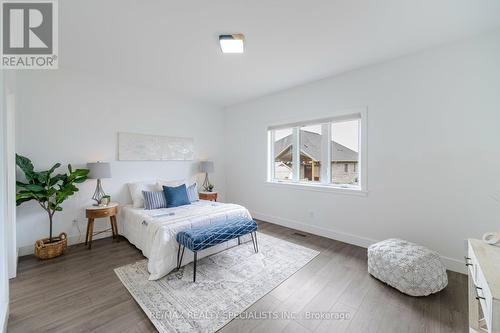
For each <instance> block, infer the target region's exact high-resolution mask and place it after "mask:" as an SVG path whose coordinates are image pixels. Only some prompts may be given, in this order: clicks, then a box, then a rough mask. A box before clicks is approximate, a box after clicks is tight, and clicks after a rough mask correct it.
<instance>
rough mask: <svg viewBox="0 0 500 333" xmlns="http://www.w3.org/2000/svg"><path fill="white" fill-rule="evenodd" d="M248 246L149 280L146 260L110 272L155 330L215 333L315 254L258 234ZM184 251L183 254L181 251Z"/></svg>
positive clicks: (242, 246) (162, 332) (241, 246)
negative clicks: (254, 243) (256, 243)
mask: <svg viewBox="0 0 500 333" xmlns="http://www.w3.org/2000/svg"><path fill="white" fill-rule="evenodd" d="M258 240H259V253H255V252H254V250H253V246H252V242H249V243H244V244H242V245H240V246H236V247H233V248H230V249H227V250H225V251H222V252H220V253H217V254H214V255H212V256H210V257H207V258H203V259H200V260H198V265H197V270H196V283H193V282H192V281H193V280H192V279H193V264H192V263H190V264H188V265H186V266H184V267H182V268H181V269H180V270H179V271H175V270H174V271H172V272H171V273H170V274H169V275H167V276H165V277H163V278H161V279H159V280H156V281H149V280H148V275H149V274H148V272H147V261H146V260H142V261H139V262H136V263H135V264H130V265H126V266H122V267H119V268H117V269H115V273H116V274H117V275H118V277H119V278H120V280H121V281H122V283H123V284H124V285H125V287H126V288H127V289H128V291H129V292H130V293H131V294H132V296H133V297H134V299H135V300H136V301H137V303H139V305H140V306H141V308H142V309H143V311H144V312H145V313H146V315H147V316H148V317H149V319H150V320H151V322H152V323H153V324H154V325H155V327H156V328H157V329H158V331H159V332H161V333H164V332H215V331H217V330H218V329H220V328H221V327H223V326H224V325H225V324H227V323H228V322H229V321H231V320H232V319H233V318H235V317H236V316H238V315H239V314H240V313H241V312H243V311H244V310H245V309H247V308H248V307H249V306H250V305H252V304H253V303H255V302H256V301H257V300H259V299H260V298H261V297H263V296H264V295H265V294H267V293H268V292H270V291H271V290H273V289H274V288H276V287H277V286H278V285H279V284H280V283H282V282H283V281H285V280H286V279H287V278H289V277H290V276H291V275H292V274H293V273H295V272H296V271H298V270H299V269H300V268H302V267H303V266H304V265H306V264H307V263H308V262H309V261H311V260H312V259H313V258H314V257H316V256H317V255H318V254H319V252H318V251H315V250H311V249H308V248H306V247H303V246H300V245H296V244H293V243H290V242H287V241H284V240H281V239H278V238H274V237H271V236H268V235H265V234H262V233H258ZM186 251H187V250H186Z"/></svg>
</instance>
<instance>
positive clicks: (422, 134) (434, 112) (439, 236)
mask: <svg viewBox="0 0 500 333" xmlns="http://www.w3.org/2000/svg"><path fill="white" fill-rule="evenodd" d="M339 52H342V50H339ZM367 52H369V50H367ZM357 106H366V107H367V108H368V190H369V193H368V195H367V196H366V197H360V196H351V195H344V194H335V193H323V192H312V191H306V190H292V189H289V188H283V187H278V186H271V185H267V184H266V183H265V179H266V153H267V152H266V148H267V147H266V138H267V136H266V127H267V126H269V125H274V124H279V123H287V122H294V121H298V120H307V119H315V118H322V117H328V116H331V115H335V113H336V111H338V110H342V109H346V108H350V107H357ZM226 131H227V137H226V142H227V143H228V144H229V146H228V150H227V157H226V160H227V165H226V170H227V184H228V185H227V186H228V192H227V196H228V200H229V201H234V202H237V203H240V204H243V205H246V206H247V207H248V208H249V209H250V210H251V212H252V213H253V214H254V216H255V217H257V218H261V219H263V220H267V221H271V222H276V223H280V224H284V225H289V226H292V227H295V228H298V229H303V230H305V231H310V232H315V233H318V234H322V235H326V236H330V237H332V238H338V239H341V240H345V241H348V242H352V243H356V244H359V245H363V246H367V245H368V244H370V243H372V242H374V241H377V240H382V239H385V238H388V237H402V238H406V239H408V240H410V241H415V242H417V243H420V244H423V245H426V246H428V247H430V248H432V249H434V250H437V251H438V252H440V254H441V255H442V256H444V257H448V258H451V259H450V260H448V259H446V258H445V259H446V260H445V261H446V263H447V264H448V266H449V267H450V268H451V269H454V270H462V268H463V264H462V262H463V259H462V258H463V254H464V250H463V249H464V239H466V238H468V237H476V238H477V237H480V236H481V235H482V233H484V232H486V231H492V230H500V217H499V216H500V215H499V213H500V176H499V175H500V173H499V170H500V31H496V32H493V33H490V34H486V35H483V36H481V37H476V38H474V39H471V40H467V41H463V42H459V43H455V44H450V45H447V46H443V47H440V48H436V49H432V50H428V51H425V52H421V53H419V54H415V55H412V56H408V57H404V58H399V59H396V60H394V61H391V62H387V63H384V64H380V65H377V66H371V67H366V68H363V69H360V70H357V71H353V72H350V73H346V74H344V75H341V76H337V77H333V78H329V79H325V80H322V81H318V82H315V83H312V84H308V85H304V86H301V87H298V88H294V89H290V90H287V91H284V92H281V93H278V94H274V95H270V96H267V97H263V98H260V99H258V100H255V101H251V102H248V103H244V104H240V105H236V106H232V107H229V108H227V110H226Z"/></svg>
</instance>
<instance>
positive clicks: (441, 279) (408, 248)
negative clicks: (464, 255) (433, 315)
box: [368, 239, 448, 296]
mask: <svg viewBox="0 0 500 333" xmlns="http://www.w3.org/2000/svg"><path fill="white" fill-rule="evenodd" d="M368 272H369V273H370V274H371V275H373V276H374V277H376V278H377V279H379V280H380V281H382V282H385V283H387V284H388V285H390V286H392V287H394V288H396V289H398V290H399V291H401V292H403V293H405V294H408V295H411V296H427V295H430V294H433V293H436V292H438V291H440V290H442V289H443V288H444V287H446V285H447V284H448V277H447V275H446V268H445V267H444V265H443V263H442V262H441V260H440V258H439V255H438V254H437V253H436V252H434V251H431V250H429V249H427V248H425V247H423V246H420V245H417V244H414V243H410V242H407V241H405V240H402V239H387V240H385V241H382V242H378V243H376V244H373V245H370V247H369V248H368Z"/></svg>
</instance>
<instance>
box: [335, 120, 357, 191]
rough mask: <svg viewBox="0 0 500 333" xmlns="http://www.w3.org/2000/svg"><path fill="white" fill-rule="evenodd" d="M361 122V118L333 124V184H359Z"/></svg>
mask: <svg viewBox="0 0 500 333" xmlns="http://www.w3.org/2000/svg"><path fill="white" fill-rule="evenodd" d="M359 123H360V120H359V119H354V120H347V121H338V122H333V123H332V125H331V138H332V155H331V156H332V162H331V163H332V179H331V182H332V183H333V184H339V185H358V179H359V175H358V172H357V171H356V169H357V168H356V166H357V165H358V163H359ZM349 170H352V171H349Z"/></svg>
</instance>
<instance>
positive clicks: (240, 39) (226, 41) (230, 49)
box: [219, 34, 245, 53]
mask: <svg viewBox="0 0 500 333" xmlns="http://www.w3.org/2000/svg"><path fill="white" fill-rule="evenodd" d="M244 41H245V35H243V34H232V35H220V36H219V43H220V49H221V50H222V53H243V52H244V51H245V47H244V45H243V44H244Z"/></svg>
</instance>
